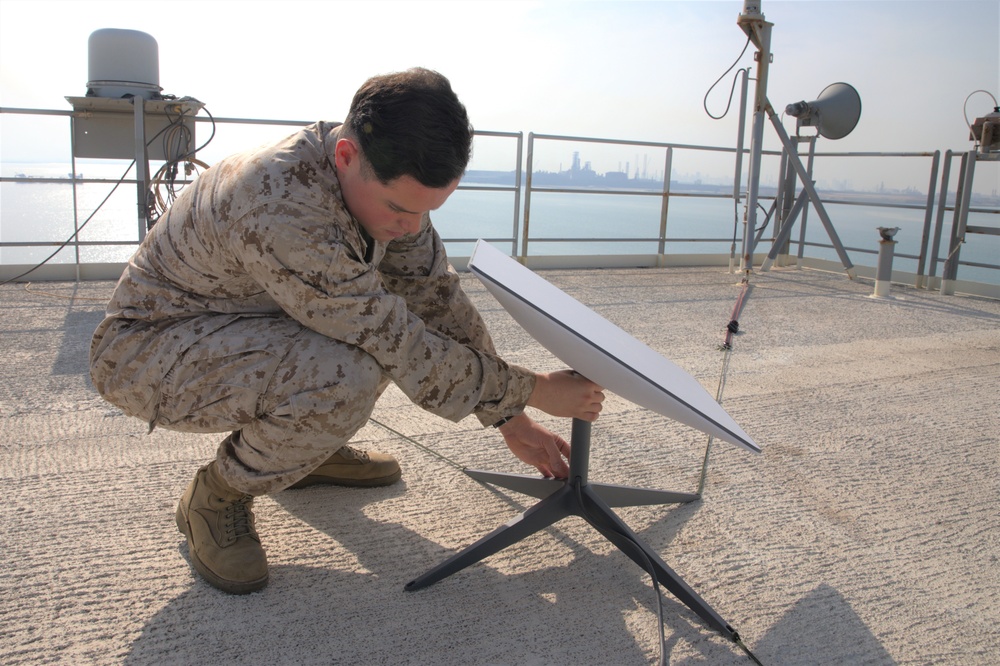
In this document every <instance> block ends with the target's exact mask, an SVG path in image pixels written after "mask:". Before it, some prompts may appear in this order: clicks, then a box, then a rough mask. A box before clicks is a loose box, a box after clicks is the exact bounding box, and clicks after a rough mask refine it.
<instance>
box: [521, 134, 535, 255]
mask: <svg viewBox="0 0 1000 666" xmlns="http://www.w3.org/2000/svg"><path fill="white" fill-rule="evenodd" d="M534 153H535V133H534V132H528V164H527V167H526V169H525V171H526V172H527V173H526V174H525V181H524V225H523V226H522V227H521V256H520V259H521V263H522V264H527V263H528V223H529V220H530V219H531V172H532V171H533V170H534V169H533V167H532V164H533V162H534Z"/></svg>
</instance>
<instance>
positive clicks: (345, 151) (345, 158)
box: [333, 138, 360, 171]
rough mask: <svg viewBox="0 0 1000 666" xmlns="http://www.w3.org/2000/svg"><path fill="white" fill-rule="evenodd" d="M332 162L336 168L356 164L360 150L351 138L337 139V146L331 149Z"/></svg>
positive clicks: (341, 168)
mask: <svg viewBox="0 0 1000 666" xmlns="http://www.w3.org/2000/svg"><path fill="white" fill-rule="evenodd" d="M333 156H334V163H335V164H336V166H337V170H338V171H340V170H344V169H350V168H351V167H354V166H357V161H358V158H359V156H360V151H359V149H358V146H357V144H356V143H354V141H353V140H351V139H346V138H341V139H337V146H336V147H335V148H334V149H333Z"/></svg>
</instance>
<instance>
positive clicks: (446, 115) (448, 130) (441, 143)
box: [344, 67, 473, 188]
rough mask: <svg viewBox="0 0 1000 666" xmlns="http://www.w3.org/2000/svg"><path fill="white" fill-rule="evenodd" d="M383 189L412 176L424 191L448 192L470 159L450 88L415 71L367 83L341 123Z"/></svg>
mask: <svg viewBox="0 0 1000 666" xmlns="http://www.w3.org/2000/svg"><path fill="white" fill-rule="evenodd" d="M344 127H345V128H346V130H347V133H348V134H349V136H350V137H351V138H353V139H354V140H355V141H357V142H358V143H359V144H360V146H361V152H362V153H363V154H364V157H365V160H366V161H367V163H368V165H369V166H370V167H371V169H372V171H373V172H374V175H375V177H376V178H378V179H379V181H380V182H382V183H388V182H390V181H393V180H395V179H396V178H399V177H400V176H411V177H412V178H414V179H416V180H417V182H419V183H420V184H422V185H424V186H425V187H433V188H441V187H447V186H448V185H450V184H451V183H452V182H453V181H455V180H457V179H458V178H461V177H462V174H463V173H465V167H466V166H467V165H468V164H469V158H470V157H471V156H472V137H473V129H472V125H471V124H470V123H469V116H468V114H467V113H466V111H465V106H464V105H463V104H462V103H461V102H460V101H459V100H458V96H457V95H456V94H455V93H454V91H452V89H451V83H449V82H448V79H446V78H445V77H444V76H442V75H441V74H439V73H437V72H434V71H431V70H429V69H423V68H419V67H418V68H414V69H409V70H406V71H405V72H397V73H394V74H384V75H379V76H374V77H372V78H370V79H368V80H367V81H366V82H365V83H364V85H362V86H361V88H359V89H358V91H357V92H356V93H355V94H354V100H353V101H352V102H351V109H350V111H349V112H348V114H347V119H346V120H345V121H344Z"/></svg>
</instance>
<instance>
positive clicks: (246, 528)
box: [226, 495, 256, 539]
mask: <svg viewBox="0 0 1000 666" xmlns="http://www.w3.org/2000/svg"><path fill="white" fill-rule="evenodd" d="M251 502H253V496H252V495H244V496H243V497H241V498H239V499H238V500H234V501H232V502H230V503H229V506H228V507H226V533H227V534H228V535H229V536H230V537H232V538H234V539H239V538H240V537H244V536H255V535H256V532H254V527H253V523H254V520H253V513H252V512H251V510H250V507H249V506H248V505H249V504H250V503H251Z"/></svg>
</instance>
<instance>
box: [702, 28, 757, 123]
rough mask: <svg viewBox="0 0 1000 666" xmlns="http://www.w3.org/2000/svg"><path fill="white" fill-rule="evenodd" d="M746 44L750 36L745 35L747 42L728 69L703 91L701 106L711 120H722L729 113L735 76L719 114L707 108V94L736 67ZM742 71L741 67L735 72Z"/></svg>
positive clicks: (745, 49) (734, 87)
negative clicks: (724, 108)
mask: <svg viewBox="0 0 1000 666" xmlns="http://www.w3.org/2000/svg"><path fill="white" fill-rule="evenodd" d="M748 46H750V38H749V37H747V43H746V44H744V45H743V50H742V51H740V55H739V57H738V58H736V60H735V61H734V62H733V64H732V65H730V66H729V69H727V70H726V71H725V72H723V73H722V76H720V77H719V78H718V79H716V81H715V83H713V84H712V85H711V86H710V87H709V89H708V91H707V92H706V93H705V98H704V99H703V100H702V102H701V105H702V108H704V109H705V113H707V114H708V117H709V118H711V119H712V120H722V119H723V118H725V117H726V114H727V113H729V107H730V106H732V104H733V93H734V92H735V91H736V80H737V77H735V76H734V77H733V85H732V87H731V88H730V89H729V101H728V102H726V110H725V111H723V112H722V115H721V116H713V115H712V112H711V111H709V110H708V96H709V95H710V94H712V90H713V89H714V88H715V86H717V85H719V81H721V80H722V79H724V78H725V77H726V74H728V73H729V72H731V71H732V70H733V67H736V64H737V63H739V61H740V60H741V59H742V58H743V54H744V53H746V52H747V47H748ZM742 71H743V69H742V68H741V69H738V70H736V72H737V73H739V72H742Z"/></svg>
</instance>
